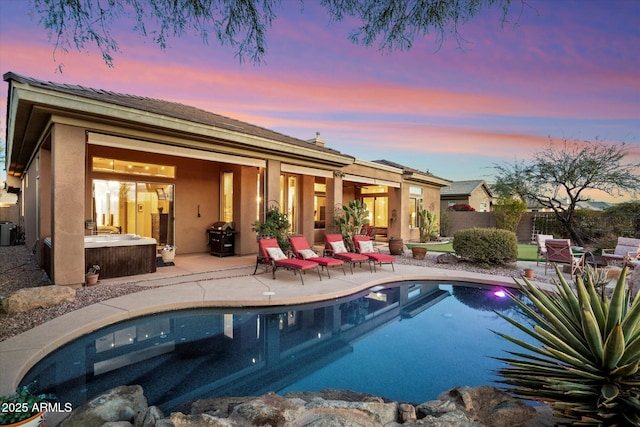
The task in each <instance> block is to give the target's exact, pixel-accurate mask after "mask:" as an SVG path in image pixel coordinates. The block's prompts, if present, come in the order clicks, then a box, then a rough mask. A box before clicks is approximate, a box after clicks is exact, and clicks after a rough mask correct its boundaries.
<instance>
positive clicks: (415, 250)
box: [411, 245, 427, 259]
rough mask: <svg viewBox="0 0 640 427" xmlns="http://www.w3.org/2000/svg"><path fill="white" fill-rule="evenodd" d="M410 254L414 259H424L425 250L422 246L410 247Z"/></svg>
mask: <svg viewBox="0 0 640 427" xmlns="http://www.w3.org/2000/svg"><path fill="white" fill-rule="evenodd" d="M411 253H412V255H413V258H415V259H424V257H426V256H427V248H425V247H424V246H418V245H414V246H411Z"/></svg>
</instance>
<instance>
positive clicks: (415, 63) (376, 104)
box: [0, 0, 640, 199]
mask: <svg viewBox="0 0 640 427" xmlns="http://www.w3.org/2000/svg"><path fill="white" fill-rule="evenodd" d="M303 4H304V7H301V3H300V2H299V1H297V0H296V1H293V0H291V1H289V0H283V1H282V3H281V6H280V7H279V8H278V9H277V10H276V14H277V19H276V21H275V22H274V24H273V26H272V27H271V28H270V29H268V32H267V43H268V45H267V47H268V51H267V55H266V60H265V63H263V64H260V65H255V64H253V63H251V62H244V63H241V62H240V61H239V60H238V59H237V58H236V57H235V56H234V51H233V50H232V48H230V47H223V46H220V45H219V43H218V42H217V40H215V39H213V38H212V39H211V40H210V41H209V44H208V45H206V44H203V43H202V41H201V39H200V38H199V36H198V35H194V34H190V35H188V36H185V37H182V38H180V39H175V38H174V39H170V40H169V46H168V48H167V49H166V50H164V51H163V50H161V49H160V48H159V47H158V46H157V45H155V44H153V42H152V41H151V39H145V38H143V37H142V36H140V35H138V34H136V33H134V32H133V31H132V30H131V28H132V27H133V23H132V22H126V21H123V22H121V23H119V26H118V28H114V36H115V38H116V40H117V41H118V42H119V45H120V49H121V51H122V52H121V53H118V54H116V55H115V56H114V67H113V68H109V67H108V66H107V65H105V64H104V62H103V61H102V59H101V56H100V55H99V54H98V53H97V52H95V50H93V53H86V52H75V51H73V52H70V53H67V54H65V53H64V52H56V55H55V60H54V56H53V44H52V43H51V42H50V41H48V35H47V31H46V30H45V29H43V28H42V27H41V26H40V24H39V22H38V17H31V16H30V8H31V3H30V2H28V1H23V0H0V71H1V72H2V73H3V74H4V73H6V72H8V71H12V72H15V73H18V74H22V75H25V76H29V77H34V78H37V79H42V80H50V81H55V82H59V83H68V84H77V85H82V86H87V87H92V88H98V89H104V90H110V91H114V92H119V93H126V94H133V95H140V96H147V97H152V98H158V99H165V100H170V101H175V102H180V103H184V104H188V105H192V106H196V107H199V108H202V109H205V110H207V111H211V112H214V113H218V114H222V115H225V116H229V117H232V118H235V119H239V120H243V121H247V122H250V123H253V124H257V125H260V126H263V127H266V128H269V129H273V130H275V131H278V132H282V133H284V134H288V135H291V136H294V137H297V138H300V139H311V138H313V137H314V136H315V134H316V132H320V137H321V139H323V140H324V141H325V142H326V145H327V146H328V147H330V148H333V149H336V150H339V151H341V152H343V153H345V154H349V155H353V156H355V157H358V158H361V159H364V160H377V159H387V160H391V161H394V162H397V163H400V164H403V165H406V166H409V167H412V168H415V169H419V170H422V171H427V170H428V171H430V172H431V173H433V174H435V175H437V176H439V177H442V178H446V179H450V180H466V179H486V180H487V181H491V180H492V177H491V174H492V173H493V165H494V164H495V163H501V162H504V161H507V162H513V161H514V160H516V159H518V160H526V159H527V158H528V156H530V155H531V154H532V153H533V152H535V151H539V150H542V149H544V148H545V147H546V146H547V145H548V144H549V138H552V139H553V140H555V141H557V142H560V141H562V140H563V139H571V140H573V139H577V140H592V141H593V140H596V139H597V140H600V141H604V142H625V143H628V144H629V147H630V149H631V156H630V157H629V158H628V160H630V161H635V162H639V161H640V54H639V53H638V52H640V1H637V0H612V1H597V0H576V1H574V0H562V1H558V0H527V2H526V5H525V6H524V7H523V6H522V4H521V3H520V2H519V1H517V0H514V1H513V6H512V9H511V12H510V13H509V16H508V22H506V23H505V24H504V25H503V26H501V24H500V11H499V10H498V9H497V8H493V9H488V10H485V11H484V12H482V13H481V14H480V15H479V16H478V17H476V18H475V19H474V20H473V21H472V22H470V23H469V24H466V25H464V26H462V27H461V28H460V31H461V34H462V36H463V37H464V38H465V39H466V40H467V43H466V44H464V45H463V49H460V48H459V46H458V45H457V43H456V42H455V41H454V40H452V39H449V40H447V41H446V42H445V43H444V44H443V45H442V46H441V47H440V48H438V44H437V43H436V41H435V36H432V37H428V38H425V39H420V40H417V41H416V43H415V44H414V46H413V48H412V49H411V50H409V51H396V52H381V51H379V50H378V48H377V46H371V47H364V46H359V45H355V44H353V43H351V42H350V41H349V39H348V35H349V32H350V30H352V29H354V28H355V25H356V24H355V23H353V22H349V21H345V22H340V23H336V22H333V21H331V19H330V18H329V17H328V15H327V14H326V13H325V12H324V10H323V9H322V8H321V7H320V6H318V5H317V2H316V1H314V0H306V1H305V2H304V3H303ZM516 21H517V25H515V26H514V24H516ZM56 61H57V62H56ZM60 63H62V64H64V71H63V73H62V74H61V73H59V72H56V68H57V66H58V65H59V64H60ZM2 86H3V88H2V90H1V91H0V132H1V135H2V138H3V139H4V138H5V136H6V134H5V127H6V102H7V100H6V97H7V84H6V83H5V82H2ZM600 199H603V198H600Z"/></svg>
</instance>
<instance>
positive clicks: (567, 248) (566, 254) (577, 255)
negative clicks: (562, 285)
mask: <svg viewBox="0 0 640 427" xmlns="http://www.w3.org/2000/svg"><path fill="white" fill-rule="evenodd" d="M545 247H546V248H547V254H546V257H545V263H544V274H545V276H546V274H547V267H548V266H549V265H551V264H568V265H570V266H571V276H575V275H576V273H578V272H579V273H581V272H582V271H583V269H584V265H585V256H586V252H577V251H573V250H572V248H571V240H569V239H547V240H546V241H545Z"/></svg>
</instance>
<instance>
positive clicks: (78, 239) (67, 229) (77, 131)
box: [43, 124, 85, 286]
mask: <svg viewBox="0 0 640 427" xmlns="http://www.w3.org/2000/svg"><path fill="white" fill-rule="evenodd" d="M51 165H52V168H51V170H52V174H51V194H53V198H52V199H51V212H52V215H51V229H52V233H51V239H52V251H51V254H52V255H51V269H52V273H53V278H52V279H53V282H54V283H55V284H56V285H70V286H82V284H83V282H84V216H85V215H84V212H85V197H84V196H85V195H84V192H83V191H82V185H79V183H82V182H85V167H84V165H85V132H84V129H82V128H79V127H74V126H68V125H61V124H56V125H54V126H53V129H52V132H51ZM43 191H44V188H43ZM62 195H64V197H62Z"/></svg>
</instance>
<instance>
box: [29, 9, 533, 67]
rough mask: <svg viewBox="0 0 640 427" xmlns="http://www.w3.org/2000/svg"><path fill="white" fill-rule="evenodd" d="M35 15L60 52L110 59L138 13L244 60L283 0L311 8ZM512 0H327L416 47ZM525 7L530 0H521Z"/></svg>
mask: <svg viewBox="0 0 640 427" xmlns="http://www.w3.org/2000/svg"><path fill="white" fill-rule="evenodd" d="M31 1H32V2H33V6H34V7H33V14H34V16H36V17H38V18H39V20H40V23H41V25H42V26H43V27H44V28H45V29H46V30H47V31H48V33H49V39H50V41H51V42H52V43H53V44H54V46H55V48H54V55H55V52H56V51H57V50H58V49H60V50H62V51H68V50H69V49H78V50H80V51H84V50H88V49H89V48H90V47H91V46H95V47H97V48H98V49H99V51H100V52H101V54H102V57H103V60H104V61H105V63H106V64H107V65H109V66H111V65H113V55H114V53H116V52H119V45H118V42H117V40H116V39H115V36H114V35H113V32H112V29H113V27H114V24H115V23H118V22H121V21H124V20H125V19H132V21H133V22H135V24H133V27H132V31H133V32H135V33H138V34H141V35H143V36H145V37H151V38H152V39H153V42H154V43H156V44H158V45H159V46H160V48H162V49H164V48H165V47H166V46H167V41H168V39H169V38H171V37H181V36H183V35H184V34H186V33H195V34H198V35H199V37H201V38H202V40H203V42H204V43H205V44H206V43H208V41H209V38H210V36H214V37H215V38H216V39H217V40H218V41H219V43H220V44H221V45H222V46H230V47H231V48H232V49H234V51H235V54H236V56H237V57H238V58H239V60H240V61H243V60H245V59H250V60H251V61H252V62H254V63H260V62H262V61H263V60H264V58H265V55H266V51H267V41H266V40H267V36H266V34H267V30H268V29H269V28H270V27H271V25H272V23H273V21H274V20H275V19H276V18H277V14H276V11H278V8H279V7H282V6H283V4H284V7H287V8H293V7H296V8H299V9H300V11H304V0H298V1H297V2H294V1H292V0H291V1H290V0H287V1H285V2H282V1H281V0H31ZM511 1H512V0H321V1H320V5H321V6H322V7H324V9H325V10H326V11H327V13H328V15H329V17H330V18H331V19H332V20H334V21H342V20H344V19H350V20H354V22H356V27H355V28H354V29H353V30H352V31H351V32H350V34H349V39H350V40H351V41H352V42H354V43H357V44H362V45H364V46H371V45H378V47H379V48H380V49H382V50H406V49H410V48H411V47H412V45H413V43H414V41H415V40H416V38H419V37H424V36H427V35H429V34H432V33H433V34H435V35H436V40H437V43H439V44H441V43H442V41H444V40H445V39H446V38H448V37H453V38H454V39H455V40H457V41H458V43H461V42H462V41H464V39H463V38H462V37H461V35H460V32H459V26H460V25H462V24H464V23H466V22H468V21H470V20H472V19H473V18H474V17H475V16H476V15H477V14H478V13H479V12H480V11H482V10H485V9H489V8H492V7H496V8H498V9H499V10H500V11H501V24H504V22H506V18H507V14H508V12H509V9H510V7H511ZM520 4H521V5H522V6H523V7H524V5H525V4H526V3H525V1H524V0H520Z"/></svg>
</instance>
